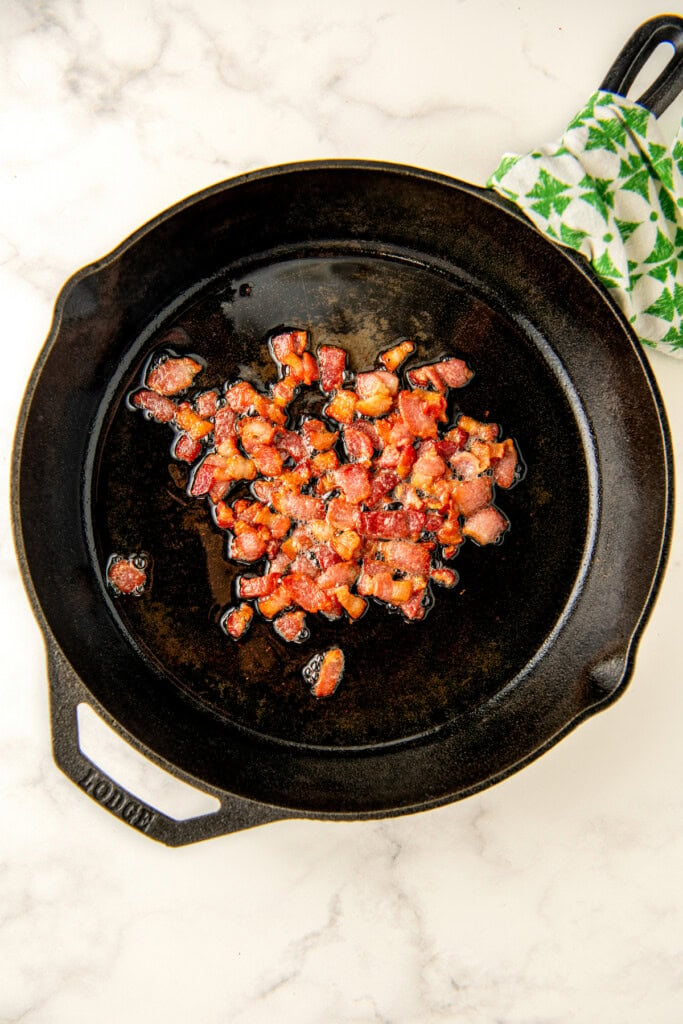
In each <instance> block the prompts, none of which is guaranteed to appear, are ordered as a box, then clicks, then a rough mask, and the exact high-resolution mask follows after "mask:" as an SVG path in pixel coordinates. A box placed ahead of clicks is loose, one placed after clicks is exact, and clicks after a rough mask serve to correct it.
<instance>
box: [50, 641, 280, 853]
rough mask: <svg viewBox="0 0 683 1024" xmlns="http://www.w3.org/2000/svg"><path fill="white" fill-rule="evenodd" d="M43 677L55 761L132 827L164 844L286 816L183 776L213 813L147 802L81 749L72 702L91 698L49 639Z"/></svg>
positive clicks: (207, 836) (182, 842)
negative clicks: (172, 810)
mask: <svg viewBox="0 0 683 1024" xmlns="http://www.w3.org/2000/svg"><path fill="white" fill-rule="evenodd" d="M48 676H49V680H50V717H51V725H52V751H53V755H54V759H55V761H56V763H57V765H58V766H59V768H61V770H62V771H63V772H64V774H65V775H66V776H67V777H68V778H69V779H71V781H72V782H74V783H75V784H76V785H77V786H78V787H79V788H80V789H82V790H83V791H84V792H85V793H87V794H88V796H90V797H91V798H92V799H93V800H95V801H96V803H98V804H100V806H102V807H104V808H105V809H106V810H107V811H109V812H110V813H111V814H114V815H115V816H116V817H117V818H119V819H120V820H121V821H123V822H125V823H126V824H127V825H130V826H131V827H132V828H134V829H136V831H138V832H141V833H143V835H146V836H149V838H150V839H156V840H157V841H158V842H161V843H165V844H166V845H167V846H186V845H188V844H190V843H197V842H200V841H202V840H204V839H214V838H216V837H217V836H222V835H227V834H229V833H231V832H239V831H241V830H243V829H246V828H252V827H254V826H255V825H263V824H266V823H267V822H270V821H277V820H279V819H281V818H283V817H286V814H283V813H282V811H280V810H279V809H277V808H272V807H268V806H266V805H263V804H258V803H255V802H253V801H250V800H243V799H241V798H240V797H233V796H230V795H229V794H227V793H223V792H221V791H218V790H214V789H211V788H209V787H204V786H201V787H198V786H197V784H196V782H195V781H194V780H191V779H186V780H185V781H187V782H189V784H190V785H192V786H194V787H195V788H199V789H201V790H202V792H206V793H209V794H210V795H211V796H214V797H216V799H217V800H218V801H219V802H220V807H219V809H218V810H217V811H216V812H214V813H209V814H202V815H199V816H198V817H195V818H188V819H186V820H184V821H181V820H177V819H176V818H172V817H171V816H170V815H168V814H164V813H163V812H162V811H159V810H158V809H157V808H155V807H152V806H150V805H149V804H147V803H145V801H144V800H141V799H140V798H139V797H137V796H135V795H134V794H133V793H130V792H129V791H128V790H127V789H125V788H124V787H123V786H121V785H119V784H118V783H117V782H116V781H115V780H114V779H112V778H111V777H110V776H109V775H108V774H107V773H106V772H105V771H103V770H102V769H101V768H100V767H99V766H98V765H97V764H95V763H94V762H93V761H91V760H90V758H88V757H86V755H85V754H84V753H83V751H82V750H81V746H80V743H79V736H78V717H77V713H78V706H79V704H81V703H86V704H89V705H90V706H92V704H93V700H92V697H91V696H90V694H88V693H87V692H86V691H85V688H84V687H83V684H82V682H81V681H80V679H79V678H78V676H77V675H76V673H75V672H74V671H73V669H72V668H71V666H70V665H69V663H68V661H67V660H66V659H65V658H64V656H63V654H62V653H61V651H60V650H59V648H57V646H56V645H55V644H54V642H51V641H48ZM162 767H163V765H162ZM175 774H176V775H177V774H178V773H177V772H175Z"/></svg>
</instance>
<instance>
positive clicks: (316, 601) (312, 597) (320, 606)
mask: <svg viewBox="0 0 683 1024" xmlns="http://www.w3.org/2000/svg"><path fill="white" fill-rule="evenodd" d="M282 586H283V587H284V589H285V591H286V593H287V594H288V595H289V598H290V602H291V604H297V605H299V607H300V608H303V610H304V611H305V612H321V611H324V610H325V609H327V608H328V607H329V606H330V599H329V598H328V596H327V595H326V593H325V591H324V590H322V589H321V588H320V587H319V586H318V584H317V583H316V582H315V581H314V580H312V579H309V578H308V576H301V575H298V574H297V575H290V576H285V577H284V579H283V581H282Z"/></svg>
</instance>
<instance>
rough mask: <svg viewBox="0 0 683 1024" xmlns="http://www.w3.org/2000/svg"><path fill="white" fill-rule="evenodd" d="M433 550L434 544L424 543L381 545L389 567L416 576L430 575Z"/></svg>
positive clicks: (381, 550) (399, 541)
mask: <svg viewBox="0 0 683 1024" xmlns="http://www.w3.org/2000/svg"><path fill="white" fill-rule="evenodd" d="M433 549H434V544H429V543H426V542H424V541H423V542H422V543H420V544H417V543H415V542H414V541H405V540H390V541H382V542H381V543H380V545H379V550H380V552H381V554H382V555H383V556H384V561H385V562H386V563H387V565H390V566H391V567H392V569H401V570H402V571H403V572H408V573H411V574H413V575H415V576H428V575H429V570H430V566H431V561H432V551H433Z"/></svg>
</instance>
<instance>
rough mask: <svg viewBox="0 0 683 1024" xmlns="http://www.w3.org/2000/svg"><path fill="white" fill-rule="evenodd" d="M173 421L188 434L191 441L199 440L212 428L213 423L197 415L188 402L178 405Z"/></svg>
mask: <svg viewBox="0 0 683 1024" xmlns="http://www.w3.org/2000/svg"><path fill="white" fill-rule="evenodd" d="M175 421H176V423H177V425H178V426H179V427H180V429H181V430H184V431H185V433H186V434H189V435H190V437H191V438H192V440H193V441H199V440H200V438H202V437H206V435H207V434H210V433H211V431H212V430H213V423H211V422H210V421H209V420H203V419H202V418H201V416H198V415H197V413H196V412H195V411H194V409H193V408H192V406H191V405H190V404H189V402H181V404H180V405H179V406H178V408H177V409H176V414H175Z"/></svg>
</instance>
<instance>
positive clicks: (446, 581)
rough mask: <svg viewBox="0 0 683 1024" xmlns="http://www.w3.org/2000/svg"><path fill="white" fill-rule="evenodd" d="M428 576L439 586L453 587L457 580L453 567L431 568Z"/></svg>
mask: <svg viewBox="0 0 683 1024" xmlns="http://www.w3.org/2000/svg"><path fill="white" fill-rule="evenodd" d="M429 578H430V579H431V580H432V581H433V582H434V583H438V584H439V586H440V587H454V586H455V584H456V583H457V582H458V574H457V572H456V571H455V569H432V571H431V572H430V574H429Z"/></svg>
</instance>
